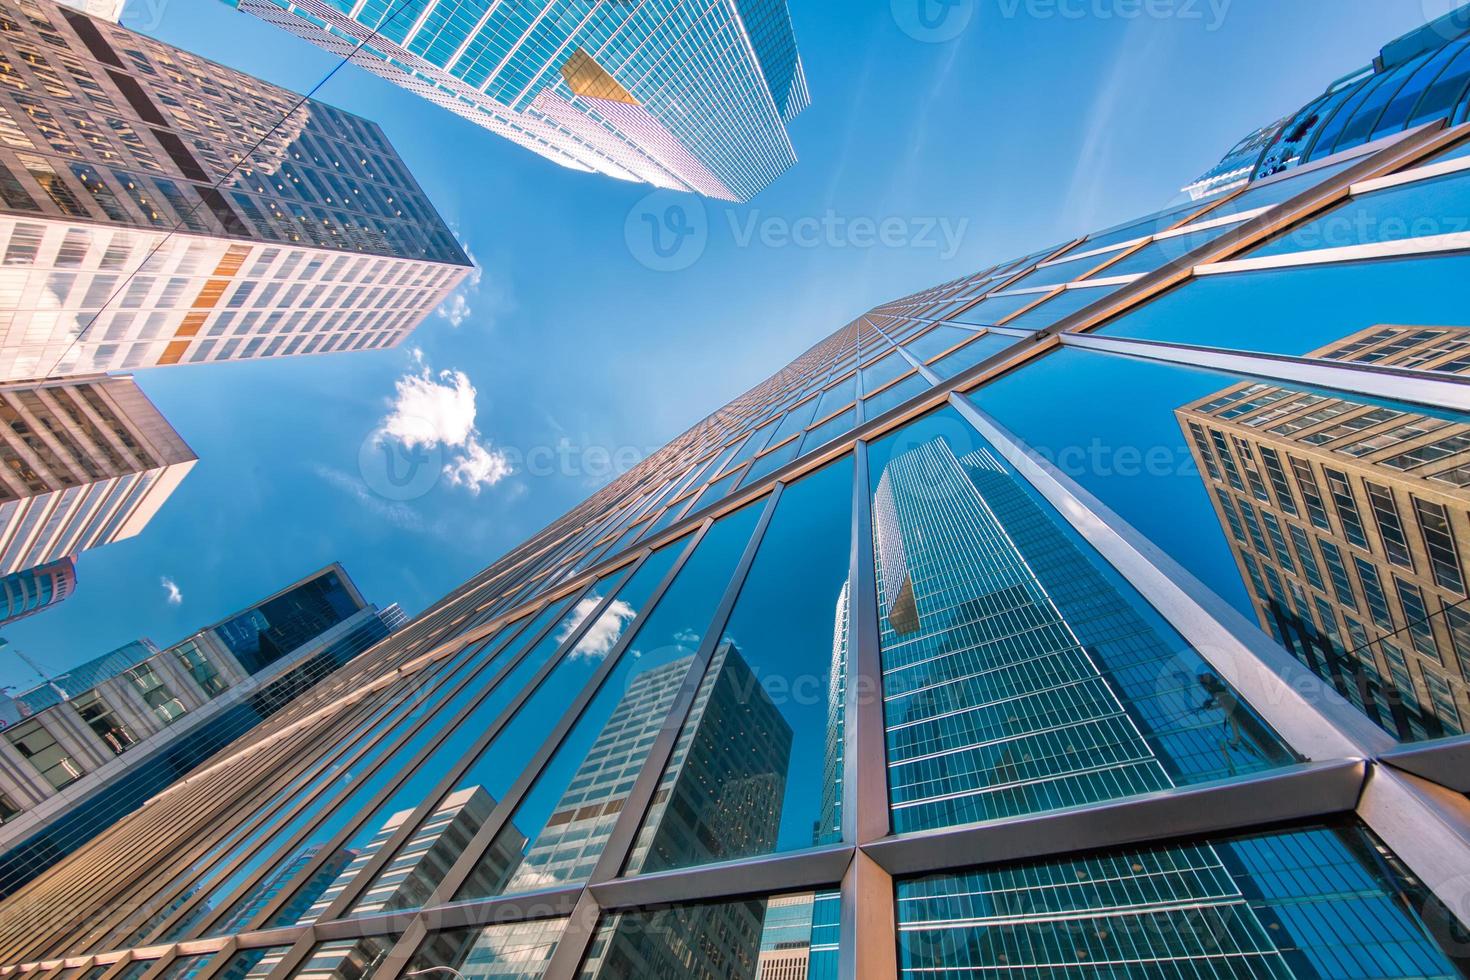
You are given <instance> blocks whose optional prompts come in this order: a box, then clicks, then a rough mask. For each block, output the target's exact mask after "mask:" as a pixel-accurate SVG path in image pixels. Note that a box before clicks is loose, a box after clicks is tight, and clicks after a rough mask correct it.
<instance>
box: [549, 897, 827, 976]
mask: <svg viewBox="0 0 1470 980" xmlns="http://www.w3.org/2000/svg"><path fill="white" fill-rule="evenodd" d="M840 905H841V899H840V896H839V895H838V893H837V892H836V891H823V892H817V893H815V894H811V893H807V894H803V895H783V896H780V897H777V898H770V899H765V898H753V899H747V900H745V901H740V902H717V903H708V904H691V905H679V906H675V907H673V908H668V909H659V910H655V911H649V912H626V913H621V914H616V915H610V916H608V917H606V918H604V919H603V921H602V923H601V924H600V925H599V926H598V929H597V935H596V936H594V937H593V940H592V944H591V948H590V950H589V951H588V954H587V959H586V960H584V961H583V963H582V971H581V973H579V974H578V977H579V980H648V978H652V977H668V978H671V980H672V978H675V977H677V978H681V980H682V978H686V977H687V978H699V980H716V978H718V980H805V978H810V980H835V978H836V977H837V971H838V955H839V948H838V933H839V932H840V925H841V920H840V914H839V912H840Z"/></svg>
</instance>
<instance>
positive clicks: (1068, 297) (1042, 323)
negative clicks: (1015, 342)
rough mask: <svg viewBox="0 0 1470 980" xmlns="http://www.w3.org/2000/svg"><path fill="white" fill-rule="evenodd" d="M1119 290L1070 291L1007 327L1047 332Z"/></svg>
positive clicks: (1008, 323)
mask: <svg viewBox="0 0 1470 980" xmlns="http://www.w3.org/2000/svg"><path fill="white" fill-rule="evenodd" d="M1119 288H1120V287H1118V286H1088V287H1087V288H1085V289H1068V290H1066V291H1064V292H1062V293H1059V294H1058V295H1056V296H1053V297H1052V298H1051V299H1049V300H1047V301H1046V302H1045V303H1042V304H1041V305H1040V306H1038V307H1036V308H1035V309H1032V310H1027V311H1026V312H1025V313H1022V314H1021V315H1020V316H1018V317H1016V318H1015V319H1014V320H1008V321H1006V326H1007V327H1011V328H1012V329H1015V330H1045V329H1046V328H1047V327H1049V326H1051V325H1052V324H1054V323H1057V322H1058V321H1060V320H1064V319H1066V318H1067V317H1069V316H1071V315H1072V314H1073V313H1077V312H1079V311H1081V310H1083V309H1086V308H1087V307H1089V306H1091V305H1092V304H1093V303H1098V302H1101V301H1102V300H1105V299H1107V298H1108V297H1109V296H1111V295H1112V294H1113V293H1115V292H1117V290H1118V289H1119Z"/></svg>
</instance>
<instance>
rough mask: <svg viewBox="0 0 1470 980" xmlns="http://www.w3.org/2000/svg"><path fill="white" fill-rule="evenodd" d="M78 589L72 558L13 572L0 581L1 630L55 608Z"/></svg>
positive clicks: (74, 564)
mask: <svg viewBox="0 0 1470 980" xmlns="http://www.w3.org/2000/svg"><path fill="white" fill-rule="evenodd" d="M76 587H77V569H76V563H75V562H73V561H72V560H71V559H70V558H60V559H57V560H56V561H53V562H48V563H47V564H45V565H37V566H35V567H34V568H27V569H24V570H23V571H19V572H11V573H10V574H9V575H6V576H5V577H4V578H0V626H9V625H10V624H11V623H14V622H16V621H17V620H21V619H25V618H26V617H27V616H32V615H35V614H36V613H38V612H40V611H41V610H42V609H47V608H49V607H51V606H54V605H56V604H57V603H58V602H61V601H62V600H64V599H65V598H66V597H67V596H69V595H71V594H72V592H73V591H75V589H76Z"/></svg>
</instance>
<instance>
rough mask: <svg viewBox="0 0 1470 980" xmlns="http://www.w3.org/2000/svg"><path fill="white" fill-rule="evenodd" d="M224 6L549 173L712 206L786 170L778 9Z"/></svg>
mask: <svg viewBox="0 0 1470 980" xmlns="http://www.w3.org/2000/svg"><path fill="white" fill-rule="evenodd" d="M226 2H228V3H231V4H232V5H234V6H236V7H238V8H239V9H240V10H242V11H244V12H246V13H250V14H254V15H255V16H257V17H260V18H261V19H262V20H265V21H267V22H269V23H272V24H276V25H278V26H280V27H282V28H284V29H285V30H287V31H290V32H291V33H293V34H296V35H297V36H299V37H302V38H304V39H306V40H308V41H310V42H311V43H313V44H316V45H317V46H319V47H322V48H325V49H326V50H328V51H331V52H333V53H336V54H340V55H344V56H346V55H352V59H353V61H354V63H355V64H357V65H359V66H361V67H362V68H365V69H366V70H368V71H371V72H373V73H375V74H378V75H381V76H382V77H384V78H386V79H388V80H389V81H391V82H393V83H395V84H397V85H400V86H402V87H403V88H406V89H408V90H409V91H411V92H413V93H415V94H416V95H419V96H421V97H423V98H425V99H428V100H429V101H431V102H434V103H437V104H438V105H440V106H443V107H444V108H446V109H448V110H450V111H452V112H456V113H458V114H460V115H461V116H464V117H465V118H466V119H468V120H470V121H471V122H474V123H476V124H478V125H480V126H483V127H485V128H486V129H488V130H490V131H491V132H493V133H496V134H498V135H500V136H503V137H505V138H506V139H509V140H511V141H512V142H515V143H517V144H519V145H521V146H524V147H526V148H527V149H529V150H531V151H532V152H535V153H538V154H540V155H541V156H544V157H546V158H548V159H550V160H553V161H555V162H556V163H559V164H561V165H562V166H564V167H569V168H571V169H574V170H584V171H591V172H596V173H601V174H605V175H607V176H609V177H614V178H617V179H619V180H631V181H640V182H643V183H648V184H653V185H655V186H657V187H665V188H670V189H674V190H681V191H691V192H693V193H697V194H702V195H705V196H707V197H712V198H718V199H721V200H737V201H744V200H749V199H750V198H751V197H753V196H754V195H755V194H756V193H757V192H758V191H759V190H760V189H761V188H762V187H764V186H766V185H767V184H769V183H770V182H771V181H772V180H774V179H776V178H777V177H778V176H780V175H781V173H782V172H784V171H785V170H787V169H788V168H789V167H791V166H792V165H793V164H795V162H796V151H795V149H794V147H793V146H792V144H791V139H790V137H789V136H788V135H787V132H786V124H787V123H788V122H790V121H791V120H792V119H794V118H795V117H796V115H797V114H798V113H800V112H801V111H802V109H804V108H806V106H807V105H808V104H809V102H810V96H809V95H808V92H807V88H806V75H805V73H804V72H803V71H802V67H801V55H800V53H799V52H798V51H797V47H796V37H795V34H794V33H793V32H792V27H791V15H790V13H789V12H788V11H787V9H786V0H718V2H715V3H695V2H692V0H651V2H642V3H600V2H589V0H550V2H534V3H533V2H518V3H501V2H498V0H407V2H404V3H388V2H385V0H357V2H354V0H326V2H322V0H226ZM359 45H361V46H362V49H361V51H358V52H357V53H355V54H354V49H355V48H357V47H358V46H359Z"/></svg>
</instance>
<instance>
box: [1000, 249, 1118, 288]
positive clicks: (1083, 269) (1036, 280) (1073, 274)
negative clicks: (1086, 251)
mask: <svg viewBox="0 0 1470 980" xmlns="http://www.w3.org/2000/svg"><path fill="white" fill-rule="evenodd" d="M1107 260H1108V257H1107V256H1106V255H1093V256H1089V257H1087V258H1081V259H1068V260H1066V261H1063V262H1058V263H1057V264H1055V265H1044V266H1042V267H1041V268H1039V269H1037V270H1036V271H1035V272H1031V273H1028V274H1027V275H1026V276H1024V277H1023V278H1021V279H1019V280H1017V281H1016V282H1014V283H1012V284H1011V285H1010V286H1007V287H1006V288H1007V289H1008V290H1009V289H1034V288H1036V287H1038V286H1060V285H1061V284H1062V283H1067V282H1071V281H1072V280H1074V279H1081V278H1082V277H1084V276H1086V275H1087V274H1088V273H1089V272H1091V271H1092V270H1093V269H1095V268H1097V267H1098V266H1100V265H1102V264H1103V263H1104V262H1106V261H1107Z"/></svg>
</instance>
